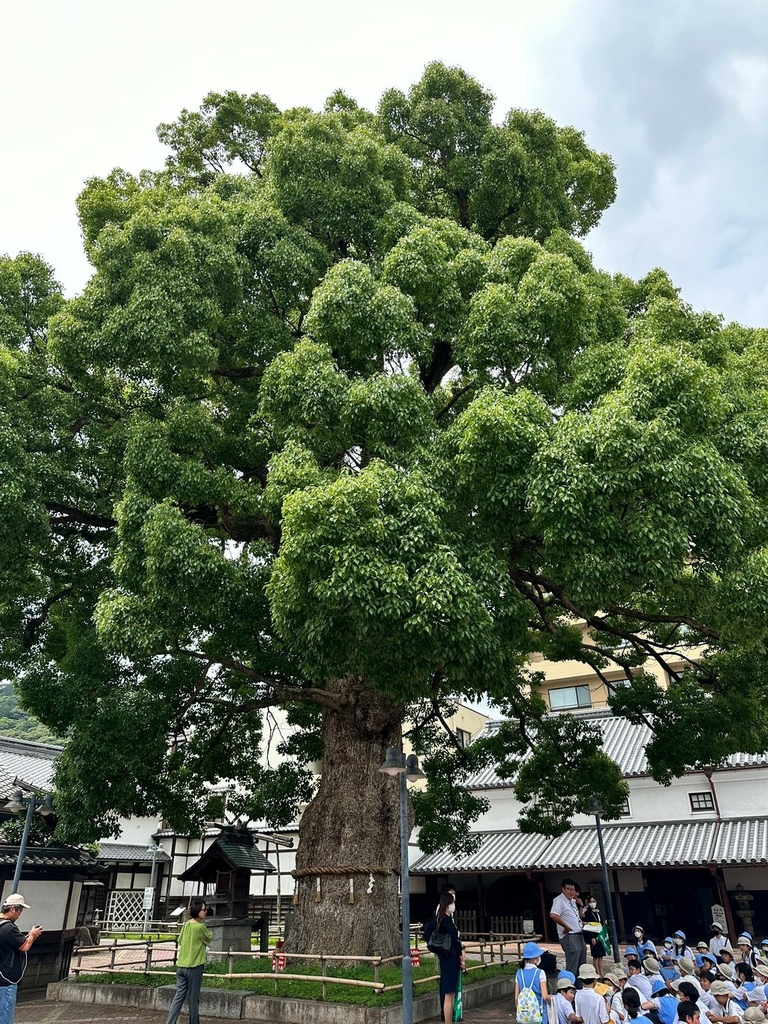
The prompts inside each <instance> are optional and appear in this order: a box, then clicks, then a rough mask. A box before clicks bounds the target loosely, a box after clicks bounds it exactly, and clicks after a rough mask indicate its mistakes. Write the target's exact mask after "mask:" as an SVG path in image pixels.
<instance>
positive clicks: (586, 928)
mask: <svg viewBox="0 0 768 1024" xmlns="http://www.w3.org/2000/svg"><path fill="white" fill-rule="evenodd" d="M581 921H582V925H581V927H582V931H583V934H584V941H585V942H586V944H587V952H588V953H589V955H590V956H591V957H592V966H593V967H594V968H595V970H596V971H597V973H598V975H599V977H601V978H602V976H603V957H604V956H605V952H606V950H605V946H604V945H603V943H602V942H601V940H600V932H601V931H602V929H603V922H602V921H601V920H600V911H599V910H598V909H597V900H596V899H595V897H594V896H590V897H589V900H588V901H587V905H586V907H585V908H584V913H583V914H582V917H581Z"/></svg>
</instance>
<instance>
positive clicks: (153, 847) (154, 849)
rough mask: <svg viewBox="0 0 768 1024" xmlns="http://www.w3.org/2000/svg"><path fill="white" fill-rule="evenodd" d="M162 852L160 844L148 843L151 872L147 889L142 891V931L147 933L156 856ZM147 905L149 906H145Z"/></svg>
mask: <svg viewBox="0 0 768 1024" xmlns="http://www.w3.org/2000/svg"><path fill="white" fill-rule="evenodd" d="M162 852H163V844H162V843H150V844H149V846H148V847H147V853H148V854H150V855H151V857H152V870H151V871H150V873H149V889H148V890H147V889H145V890H144V931H145V932H148V931H149V915H150V913H151V911H152V904H154V901H155V875H156V873H157V855H158V853H162ZM147 904H150V905H149V906H147Z"/></svg>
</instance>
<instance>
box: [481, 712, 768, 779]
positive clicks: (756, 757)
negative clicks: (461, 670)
mask: <svg viewBox="0 0 768 1024" xmlns="http://www.w3.org/2000/svg"><path fill="white" fill-rule="evenodd" d="M560 714H572V715H573V716H574V717H578V718H580V719H582V720H583V721H586V722H588V723H589V724H591V725H594V726H596V727H597V728H598V729H599V730H600V732H601V733H602V737H603V750H604V751H605V753H606V754H607V755H608V756H609V757H610V758H611V759H612V760H614V761H615V762H616V763H617V764H618V766H619V768H620V769H621V772H622V774H623V775H624V777H625V778H636V777H638V776H642V775H647V774H648V762H647V760H646V757H645V748H646V745H647V744H648V742H649V741H650V740H651V737H652V733H651V730H650V728H649V727H648V726H647V725H633V724H632V723H631V722H628V721H627V720H626V718H619V717H617V716H616V715H613V714H612V713H611V711H610V710H609V709H607V708H606V709H603V708H601V709H598V710H594V711H578V712H576V711H574V712H570V711H569V712H560ZM501 724H502V723H501V722H500V721H490V722H488V724H487V725H486V726H485V728H484V729H483V731H482V732H481V733H480V737H483V736H490V735H493V734H494V733H495V732H497V731H498V729H499V727H500V726H501ZM480 737H478V738H480ZM766 765H768V752H766V753H762V754H744V753H740V754H732V755H731V756H730V757H729V758H728V759H727V760H726V762H725V764H724V765H723V766H722V767H721V769H720V770H721V771H722V770H725V769H728V768H760V767H764V766H766ZM466 784H467V786H469V788H470V789H497V788H499V787H502V788H503V787H506V786H509V785H511V782H510V780H509V779H502V778H500V777H499V776H498V775H497V774H496V771H495V769H494V768H493V767H488V768H483V769H482V770H481V771H479V772H476V773H475V774H474V775H472V776H470V778H469V779H468V781H467V783H466Z"/></svg>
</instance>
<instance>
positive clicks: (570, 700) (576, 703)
mask: <svg viewBox="0 0 768 1024" xmlns="http://www.w3.org/2000/svg"><path fill="white" fill-rule="evenodd" d="M549 706H550V708H551V710H552V711H565V710H567V709H568V708H591V707H592V701H591V699H590V696H589V687H588V686H586V685H585V686H558V687H556V688H555V689H554V690H550V691H549Z"/></svg>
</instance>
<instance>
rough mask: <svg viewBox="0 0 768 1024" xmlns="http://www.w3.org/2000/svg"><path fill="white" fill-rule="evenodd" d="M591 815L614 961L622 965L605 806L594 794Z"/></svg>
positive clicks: (590, 809) (590, 808) (590, 803)
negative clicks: (604, 823)
mask: <svg viewBox="0 0 768 1024" xmlns="http://www.w3.org/2000/svg"><path fill="white" fill-rule="evenodd" d="M589 813H590V814H594V816H595V824H596V826H597V845H598V847H599V849H600V865H601V867H602V869H603V889H604V890H605V904H606V909H607V910H608V928H609V929H610V932H611V945H612V946H613V959H614V961H615V963H617V964H618V963H620V961H621V957H620V956H619V940H618V937H617V935H616V921H615V919H614V916H613V900H612V898H611V886H610V882H609V881H608V865H607V864H606V862H605V847H604V846H603V828H602V825H601V822H600V818H601V816H602V813H603V805H602V804H601V803H600V800H599V799H598V798H597V797H596V796H595V794H594V793H593V794H592V796H591V797H590V798H589Z"/></svg>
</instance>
